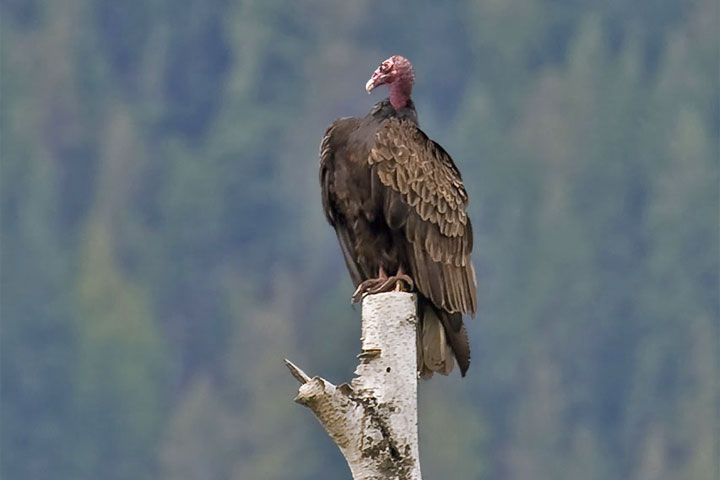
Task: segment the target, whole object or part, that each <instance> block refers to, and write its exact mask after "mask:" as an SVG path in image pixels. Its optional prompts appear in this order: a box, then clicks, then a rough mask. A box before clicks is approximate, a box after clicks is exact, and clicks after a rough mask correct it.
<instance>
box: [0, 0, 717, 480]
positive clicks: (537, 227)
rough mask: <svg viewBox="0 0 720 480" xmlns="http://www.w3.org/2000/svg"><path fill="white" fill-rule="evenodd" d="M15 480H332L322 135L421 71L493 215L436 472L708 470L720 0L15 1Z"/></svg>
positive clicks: (424, 455) (343, 351) (429, 400)
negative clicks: (388, 76)
mask: <svg viewBox="0 0 720 480" xmlns="http://www.w3.org/2000/svg"><path fill="white" fill-rule="evenodd" d="M1 8H2V10H1V12H2V29H1V35H2V47H1V48H2V50H1V51H2V118H1V122H2V123H1V124H0V127H1V128H2V183H1V187H2V193H1V195H2V196H1V199H2V200H1V201H2V238H1V241H2V244H1V245H2V277H1V278H2V437H1V438H2V471H1V472H0V474H1V476H2V478H5V479H8V480H9V479H34V480H37V479H73V480H83V479H109V480H115V479H150V478H167V479H178V480H183V479H331V478H332V479H336V478H349V472H348V470H347V467H346V465H345V462H344V460H343V459H342V457H341V455H340V453H339V452H338V451H337V449H336V448H335V446H334V445H333V444H332V443H331V441H330V440H329V439H328V438H326V435H325V432H324V431H323V430H322V429H321V428H320V426H319V425H317V423H316V421H315V419H314V418H313V416H312V415H311V414H310V412H308V411H307V410H305V409H303V408H302V407H300V406H298V405H296V404H294V403H293V402H292V398H293V396H294V394H295V392H296V388H297V385H296V382H295V380H294V379H292V377H290V375H289V374H288V372H287V371H286V370H285V367H284V366H283V363H282V359H283V358H284V357H288V358H291V359H292V360H293V361H295V362H297V363H298V364H299V365H301V366H302V367H303V368H304V369H306V370H307V371H308V372H309V373H311V374H322V375H324V376H326V377H327V378H328V379H329V380H331V381H334V382H341V381H344V380H347V379H349V378H350V377H351V375H352V371H353V368H354V365H355V362H356V359H355V353H356V352H357V351H358V350H359V336H360V319H359V309H356V310H353V309H352V308H351V306H350V303H349V298H350V294H351V291H352V287H351V284H350V281H349V278H348V275H347V272H346V271H345V266H344V264H343V260H342V257H341V254H340V251H339V248H338V246H337V241H336V239H335V236H334V233H333V232H332V230H331V228H330V227H329V226H328V225H327V224H326V223H325V220H324V218H323V216H322V213H321V206H320V196H319V185H318V181H317V165H318V144H319V141H320V138H321V136H322V134H323V131H324V129H325V127H326V126H327V125H329V124H330V122H331V121H332V120H333V119H335V118H336V117H340V116H350V115H355V116H361V115H365V113H366V112H367V111H368V110H369V109H370V107H371V105H372V104H373V103H375V102H376V101H378V100H380V99H381V98H382V96H383V95H384V92H383V93H378V92H374V93H373V96H372V97H369V96H368V95H367V94H366V93H365V91H364V88H363V87H364V84H365V81H366V80H367V79H368V78H369V76H370V74H371V73H372V71H373V70H374V69H375V68H376V67H377V65H378V64H379V62H380V61H382V60H383V59H385V58H386V57H388V56H390V55H391V54H395V53H400V54H403V55H405V56H407V57H408V58H410V60H411V61H412V62H413V63H414V65H415V68H416V72H417V84H416V88H415V92H414V98H415V101H416V104H417V105H418V111H419V115H420V121H421V125H422V127H423V129H424V130H425V131H426V132H427V133H428V134H429V135H430V136H431V137H432V138H434V139H436V140H437V141H439V142H440V143H441V144H442V145H443V146H445V148H446V149H447V150H448V151H449V152H450V154H451V155H452V156H453V157H454V159H455V161H456V163H457V164H458V166H459V167H460V169H461V170H462V172H463V175H464V178H465V182H466V186H467V189H468V191H469V193H470V198H471V205H470V210H471V216H472V218H473V220H474V224H475V232H476V245H475V253H474V259H475V263H476V265H477V267H478V276H479V284H480V291H479V299H480V301H479V303H480V308H481V312H480V314H479V315H478V318H476V319H474V320H469V322H468V325H469V331H470V335H471V341H472V346H473V363H472V366H471V368H470V371H469V376H468V377H467V378H466V379H462V380H461V379H460V377H459V375H458V374H457V372H454V373H455V374H454V375H452V376H451V377H449V378H444V377H443V378H438V377H436V378H434V379H433V380H431V381H429V382H423V383H422V384H421V386H420V408H421V411H420V436H421V461H422V467H423V471H424V474H425V477H426V478H428V479H432V478H453V479H454V478H458V479H483V480H499V479H552V480H563V479H568V480H570V479H579V478H582V479H603V480H607V479H628V480H656V479H657V480H660V479H663V480H675V479H694V480H704V479H708V480H711V479H716V478H718V451H719V450H718V449H719V445H718V432H719V431H720V427H719V424H718V398H719V397H718V379H719V378H720V370H719V367H718V333H719V332H718V316H719V315H718V287H719V286H718V130H719V128H720V114H719V113H718V88H719V86H718V3H717V2H716V1H713V0H687V1H681V0H653V1H651V0H636V1H617V0H613V1H605V2H598V1H595V0H482V1H466V2H422V1H414V2H410V1H401V2H383V1H379V0H355V1H352V2H332V1H320V0H307V1H299V2H287V1H279V0H265V1H249V0H248V1H244V0H234V1H233V0H185V1H182V2H181V1H178V0H125V1H116V0H4V1H3V3H2V7H1Z"/></svg>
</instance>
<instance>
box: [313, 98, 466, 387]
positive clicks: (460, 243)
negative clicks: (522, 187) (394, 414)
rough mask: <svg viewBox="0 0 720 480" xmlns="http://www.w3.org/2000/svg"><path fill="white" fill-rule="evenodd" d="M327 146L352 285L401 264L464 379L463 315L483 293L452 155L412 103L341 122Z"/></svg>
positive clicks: (330, 186) (326, 200) (328, 197)
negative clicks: (429, 133) (478, 291)
mask: <svg viewBox="0 0 720 480" xmlns="http://www.w3.org/2000/svg"><path fill="white" fill-rule="evenodd" d="M320 150H321V152H320V183H321V186H322V199H323V208H324V210H325V214H326V216H327V219H328V221H329V222H330V224H331V225H332V226H333V227H334V228H335V231H336V233H337V236H338V240H339V241H340V247H341V249H342V252H343V255H344V257H345V262H346V264H347V267H348V271H349V272H350V277H351V279H352V281H353V283H354V284H355V285H356V286H357V285H358V284H359V283H360V282H362V281H363V280H367V279H369V278H375V277H377V276H378V272H379V270H380V267H382V268H383V269H384V270H385V272H387V273H388V274H390V275H392V274H395V273H396V272H397V271H398V269H399V268H400V267H402V269H403V270H404V271H405V272H406V273H408V274H409V275H410V277H412V279H413V280H414V282H415V287H416V289H417V291H418V294H419V300H418V308H419V316H420V318H421V321H425V318H428V319H430V318H432V319H435V318H436V319H438V320H440V322H441V323H442V325H443V327H444V331H445V336H446V338H447V342H448V344H449V345H450V347H451V348H452V351H453V352H454V355H455V358H456V359H457V361H458V365H459V366H460V370H461V372H462V374H463V375H464V374H465V372H466V371H467V368H468V366H469V364H470V345H469V343H468V339H467V333H466V332H465V327H464V325H463V321H462V314H463V313H469V314H473V315H474V314H475V310H476V306H477V297H476V289H477V287H476V281H475V272H474V269H473V266H472V263H471V260H470V253H471V251H472V226H471V223H470V219H469V217H468V215H467V212H466V207H467V203H468V197H467V193H466V191H465V187H464V186H463V183H462V178H461V176H460V172H459V171H458V169H457V168H456V167H455V165H454V164H453V161H452V159H451V158H450V156H449V155H448V154H447V153H446V152H445V151H444V150H443V149H442V147H440V146H439V145H438V144H437V143H435V142H433V141H432V140H430V139H428V138H427V136H426V135H425V134H424V133H423V132H422V131H421V130H420V129H419V127H418V124H417V116H416V113H415V109H414V106H413V104H412V102H409V103H408V105H407V106H406V107H404V108H402V109H400V110H398V111H396V110H395V109H394V108H393V107H392V106H391V105H390V103H389V101H388V100H387V99H385V100H383V101H382V102H380V103H378V104H376V105H375V106H374V107H373V109H372V110H371V111H370V113H369V114H368V115H366V116H365V117H364V118H361V119H358V118H345V119H339V120H336V121H335V122H333V124H332V125H331V126H330V128H328V130H327V132H326V133H325V137H324V138H323V140H322V144H321V149H320ZM450 365H451V364H450ZM419 367H421V365H419ZM443 373H447V371H444V372H443Z"/></svg>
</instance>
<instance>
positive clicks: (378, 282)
mask: <svg viewBox="0 0 720 480" xmlns="http://www.w3.org/2000/svg"><path fill="white" fill-rule="evenodd" d="M403 282H404V283H406V284H407V286H408V291H410V290H412V289H413V288H415V282H414V281H413V279H412V278H410V276H408V275H407V274H405V273H404V272H403V269H402V267H400V269H398V272H397V275H392V276H390V277H388V276H387V274H386V273H385V270H383V268H382V267H380V274H379V275H378V278H370V279H368V280H365V281H364V282H361V283H360V285H358V287H357V288H356V289H355V293H353V296H352V301H353V303H357V302H359V301H360V300H361V299H362V297H364V296H365V295H372V294H375V293H383V292H392V291H393V290H395V291H396V292H400V291H402V290H403V288H402V287H403V285H402V284H403Z"/></svg>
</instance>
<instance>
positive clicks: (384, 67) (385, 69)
mask: <svg viewBox="0 0 720 480" xmlns="http://www.w3.org/2000/svg"><path fill="white" fill-rule="evenodd" d="M388 70H390V65H388V64H387V63H383V64H381V65H380V71H381V72H382V73H387V72H388Z"/></svg>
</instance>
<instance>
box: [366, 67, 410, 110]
mask: <svg viewBox="0 0 720 480" xmlns="http://www.w3.org/2000/svg"><path fill="white" fill-rule="evenodd" d="M414 82H415V71H414V70H413V66H412V63H410V60H408V59H407V58H405V57H403V56H400V55H393V56H392V57H390V58H388V59H387V60H385V61H384V62H382V63H381V64H380V66H379V67H378V68H377V70H375V71H374V72H373V74H372V76H371V77H370V80H368V81H367V83H366V84H365V90H367V92H368V93H370V92H371V91H372V90H373V89H374V88H376V87H379V86H380V85H387V86H388V88H389V89H390V103H391V104H392V106H393V107H394V108H395V109H396V110H397V109H400V108H403V107H404V106H405V105H406V104H407V102H408V100H409V99H410V94H411V93H412V86H413V83H414Z"/></svg>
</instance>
